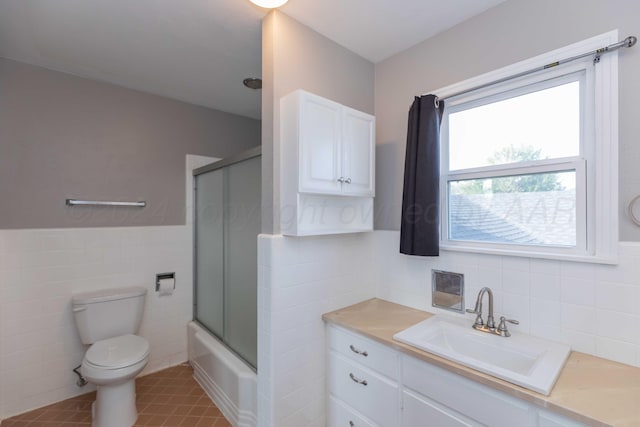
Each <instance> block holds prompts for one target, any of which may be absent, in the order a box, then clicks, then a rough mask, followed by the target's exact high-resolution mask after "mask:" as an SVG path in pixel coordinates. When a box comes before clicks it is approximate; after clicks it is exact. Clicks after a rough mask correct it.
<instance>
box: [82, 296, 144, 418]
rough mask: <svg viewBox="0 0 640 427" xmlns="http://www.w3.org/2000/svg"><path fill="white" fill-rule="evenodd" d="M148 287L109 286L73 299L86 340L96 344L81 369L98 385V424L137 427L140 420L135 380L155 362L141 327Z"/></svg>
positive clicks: (95, 406) (95, 407) (94, 408)
mask: <svg viewBox="0 0 640 427" xmlns="http://www.w3.org/2000/svg"><path fill="white" fill-rule="evenodd" d="M146 294H147V290H146V289H145V288H143V287H137V286H135V287H128V288H116V289H105V290H99V291H93V292H85V293H77V294H74V295H73V297H72V308H73V316H74V320H75V323H76V326H77V329H78V333H79V335H80V339H81V341H82V343H83V344H91V346H90V347H89V349H88V350H87V352H86V353H85V355H84V359H83V360H82V365H81V368H80V372H81V373H82V375H83V376H84V377H85V379H86V380H87V381H89V382H90V383H92V384H95V385H96V386H97V395H96V400H95V402H93V406H92V417H93V421H92V426H93V427H131V426H132V425H133V424H134V423H135V422H136V419H137V418H138V411H137V409H136V389H135V378H136V375H138V374H139V373H140V372H142V370H143V369H144V367H145V365H146V364H147V362H148V361H149V342H148V341H147V340H146V339H144V338H143V337H140V336H137V335H135V333H136V332H137V331H138V328H139V327H140V321H141V320H142V312H143V309H144V299H145V296H146Z"/></svg>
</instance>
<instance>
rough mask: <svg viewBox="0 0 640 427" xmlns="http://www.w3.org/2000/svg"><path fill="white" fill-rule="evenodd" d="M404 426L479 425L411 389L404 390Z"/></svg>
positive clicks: (443, 426)
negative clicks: (412, 391)
mask: <svg viewBox="0 0 640 427" xmlns="http://www.w3.org/2000/svg"><path fill="white" fill-rule="evenodd" d="M402 408H403V409H402V427H415V426H434V427H477V426H480V424H479V423H475V422H473V421H471V420H469V419H467V418H466V417H464V416H462V415H460V414H457V413H456V412H454V411H451V410H448V409H445V408H444V407H441V406H439V405H437V404H435V403H434V402H431V401H430V400H429V399H426V398H424V397H422V396H419V395H417V394H414V393H411V392H409V391H404V392H402Z"/></svg>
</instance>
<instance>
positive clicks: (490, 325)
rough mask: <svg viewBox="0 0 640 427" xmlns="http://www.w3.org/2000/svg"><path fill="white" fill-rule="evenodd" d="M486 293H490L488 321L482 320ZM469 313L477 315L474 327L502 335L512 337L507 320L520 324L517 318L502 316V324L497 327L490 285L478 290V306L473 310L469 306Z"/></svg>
mask: <svg viewBox="0 0 640 427" xmlns="http://www.w3.org/2000/svg"><path fill="white" fill-rule="evenodd" d="M484 294H488V295H489V312H488V313H487V323H486V324H485V323H484V321H483V320H482V299H483V297H484ZM467 313H473V314H475V315H476V321H475V322H474V323H473V329H475V330H477V331H481V332H488V333H490V334H496V335H500V336H501V337H510V336H511V333H510V332H509V331H508V330H507V322H509V323H513V324H514V325H517V324H519V323H520V322H518V321H517V320H513V319H506V318H505V317H504V316H500V324H499V325H498V327H497V328H496V324H495V320H494V319H493V292H492V291H491V289H489V288H488V287H486V286H485V287H484V288H482V289H480V292H478V299H476V306H475V308H474V309H473V310H471V309H469V308H467Z"/></svg>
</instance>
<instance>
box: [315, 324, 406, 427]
mask: <svg viewBox="0 0 640 427" xmlns="http://www.w3.org/2000/svg"><path fill="white" fill-rule="evenodd" d="M327 338H328V343H329V354H328V360H327V365H328V366H327V368H328V369H327V372H328V373H327V387H328V391H329V408H328V409H329V410H328V412H329V417H328V425H329V426H336V427H338V426H340V427H343V426H346V427H351V426H357V427H359V426H360V425H365V426H384V427H393V426H397V425H398V423H399V419H400V395H399V390H400V388H399V385H398V373H399V359H398V354H397V352H396V351H394V350H392V349H390V348H388V347H385V346H382V345H380V344H377V343H375V342H373V341H371V340H368V339H366V338H364V337H362V336H359V335H356V334H353V333H350V332H348V331H345V330H343V329H338V328H333V327H331V328H329V329H328V337H327Z"/></svg>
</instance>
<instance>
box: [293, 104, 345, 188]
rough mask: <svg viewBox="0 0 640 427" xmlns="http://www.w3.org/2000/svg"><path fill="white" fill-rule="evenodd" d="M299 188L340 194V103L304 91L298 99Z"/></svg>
mask: <svg viewBox="0 0 640 427" xmlns="http://www.w3.org/2000/svg"><path fill="white" fill-rule="evenodd" d="M300 104H301V105H300V122H299V126H300V127H299V129H298V132H299V144H300V145H299V149H300V151H299V156H300V158H299V164H300V173H299V183H298V185H299V191H300V192H303V193H305V192H306V193H324V194H341V191H342V190H341V183H340V181H339V180H338V179H339V178H340V177H341V175H340V163H341V161H342V159H341V156H342V153H341V152H340V140H341V129H340V115H341V112H342V111H341V110H342V106H341V105H340V104H338V103H336V102H333V101H329V100H327V99H324V98H320V97H318V96H314V95H311V94H307V93H304V94H303V95H302V96H301V99H300Z"/></svg>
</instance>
